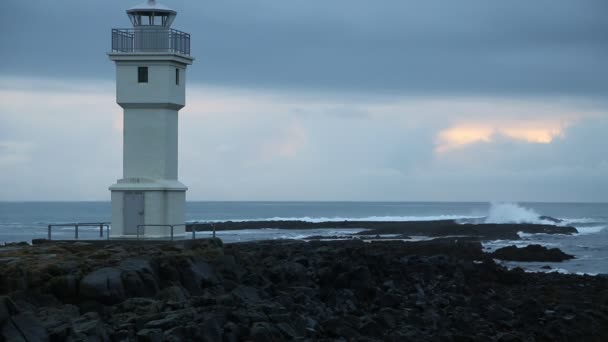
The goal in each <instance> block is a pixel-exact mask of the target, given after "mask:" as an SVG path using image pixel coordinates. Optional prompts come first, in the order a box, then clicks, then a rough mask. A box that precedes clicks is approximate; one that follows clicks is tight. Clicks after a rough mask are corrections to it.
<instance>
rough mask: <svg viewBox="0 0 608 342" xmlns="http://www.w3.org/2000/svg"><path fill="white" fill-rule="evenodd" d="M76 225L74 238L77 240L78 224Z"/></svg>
mask: <svg viewBox="0 0 608 342" xmlns="http://www.w3.org/2000/svg"><path fill="white" fill-rule="evenodd" d="M75 226H76V231H75V232H74V238H75V239H76V240H78V225H75Z"/></svg>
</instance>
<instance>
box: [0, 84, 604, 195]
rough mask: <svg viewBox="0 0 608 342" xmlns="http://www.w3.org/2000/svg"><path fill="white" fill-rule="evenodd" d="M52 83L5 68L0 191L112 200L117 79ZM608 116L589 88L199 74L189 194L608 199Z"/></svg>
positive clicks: (186, 168) (117, 164) (187, 129)
mask: <svg viewBox="0 0 608 342" xmlns="http://www.w3.org/2000/svg"><path fill="white" fill-rule="evenodd" d="M28 82H29V84H30V85H31V86H30V88H29V89H28V88H27V87H21V88H19V87H18V88H17V89H10V87H8V86H7V85H10V84H28ZM54 84H55V81H54V80H52V79H47V80H44V81H32V80H29V79H28V80H25V79H20V80H19V79H11V80H7V79H3V78H0V113H2V115H1V116H0V121H1V125H2V126H1V128H2V129H0V141H2V142H5V143H6V142H10V143H9V146H10V151H12V152H10V153H9V154H8V155H11V156H13V157H11V158H13V159H12V160H13V161H12V162H11V163H12V164H10V165H8V164H6V163H4V164H0V168H1V172H0V187H2V189H3V192H2V193H1V194H0V199H2V200H24V199H32V200H40V199H55V200H92V199H99V200H108V199H109V192H108V190H107V187H108V186H109V185H110V184H112V183H113V182H114V181H115V180H116V179H118V178H120V177H121V170H122V168H121V160H122V149H121V142H122V132H121V131H120V127H119V123H120V118H121V117H122V115H121V109H120V107H118V105H116V103H115V98H114V97H115V94H114V89H113V85H112V84H111V83H109V82H107V83H104V82H101V83H99V82H97V81H95V80H89V81H81V82H67V83H66V84H64V83H63V81H57V86H54ZM607 113H608V107H606V106H605V105H604V104H602V103H596V102H594V101H592V100H589V99H587V98H551V97H540V98H505V97H499V98H494V97H482V96H478V97H470V96H465V97H454V96H449V97H441V96H438V97H429V96H422V97H412V96H388V95H378V96H372V95H368V96H356V95H353V94H347V93H331V92H326V93H319V92H294V91H288V90H281V91H270V90H253V89H246V88H234V87H217V86H211V85H208V84H200V83H193V84H191V85H190V86H189V88H188V98H187V106H186V107H185V108H184V109H183V110H182V111H180V126H179V132H180V135H179V150H180V155H179V158H180V167H179V172H180V180H182V181H183V182H184V183H185V184H186V185H188V186H189V189H190V190H189V191H188V198H189V200H203V199H212V200H286V199H291V200H445V201H447V200H485V199H491V200H494V199H496V200H555V199H556V198H558V197H556V196H558V195H559V196H562V197H559V199H563V200H566V199H570V200H602V199H603V200H607V199H608V198H606V197H605V196H606V195H605V194H607V193H608V191H606V192H600V193H598V192H597V189H602V188H604V187H607V186H608V180H606V179H605V177H602V176H601V175H602V172H604V170H605V168H606V165H608V160H607V159H606V158H607V157H606V156H605V152H604V151H603V146H606V145H608V141H605V140H606V139H605V131H606V130H608V115H607ZM470 127H473V128H479V129H480V130H481V132H482V133H483V134H481V135H479V134H478V132H477V131H475V130H473V133H471V136H472V137H473V138H470V139H469V140H466V139H465V140H464V141H465V142H470V143H466V144H461V145H460V147H458V148H452V149H449V150H446V151H445V152H444V153H439V154H438V153H437V148H438V145H437V143H438V141H440V140H438V139H439V138H440V137H442V136H444V135H445V133H444V132H458V129H462V130H464V132H465V133H466V129H467V128H470ZM476 132H477V133H476ZM476 134H477V135H476ZM480 136H481V138H479V137H480ZM444 137H447V138H446V140H445V143H454V142H456V143H457V142H458V141H460V140H458V136H457V138H454V137H452V136H450V135H449V134H448V135H445V136H444ZM465 137H466V134H465ZM548 138H551V139H552V140H551V142H550V143H546V142H547V139H548ZM480 139H481V141H480ZM484 139H485V140H484ZM28 144H31V145H28ZM5 145H6V144H5ZM27 146H31V148H28V147H27ZM3 151H5V152H4V153H5V154H4V155H6V151H7V150H6V149H4V150H3ZM14 158H20V159H19V163H16V162H15V159H14ZM40 170H44V173H45V177H44V178H41V177H40ZM48 180H52V181H48ZM488 182H491V183H492V186H491V187H488ZM560 182H561V183H560ZM559 184H568V187H567V191H566V188H564V187H560V186H559ZM520 187H521V188H520Z"/></svg>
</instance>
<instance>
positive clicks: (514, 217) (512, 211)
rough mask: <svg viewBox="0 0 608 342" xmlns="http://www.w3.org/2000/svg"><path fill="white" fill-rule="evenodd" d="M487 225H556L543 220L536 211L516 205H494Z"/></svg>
mask: <svg viewBox="0 0 608 342" xmlns="http://www.w3.org/2000/svg"><path fill="white" fill-rule="evenodd" d="M485 223H516V224H521V223H536V224H555V223H554V222H551V221H549V220H543V219H541V215H540V214H539V213H537V212H536V211H534V210H532V209H529V208H524V207H522V206H520V205H518V204H515V203H492V204H491V205H490V210H489V212H488V216H487V217H486V219H485Z"/></svg>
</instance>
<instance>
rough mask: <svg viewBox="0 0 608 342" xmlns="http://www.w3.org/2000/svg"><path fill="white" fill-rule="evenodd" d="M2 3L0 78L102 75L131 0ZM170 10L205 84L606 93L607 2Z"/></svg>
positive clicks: (297, 4)
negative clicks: (114, 32)
mask: <svg viewBox="0 0 608 342" xmlns="http://www.w3.org/2000/svg"><path fill="white" fill-rule="evenodd" d="M132 3H137V1H133V2H132ZM4 5H5V7H4V8H5V11H6V12H7V13H11V15H10V16H7V17H6V18H5V20H3V21H2V24H3V25H4V26H3V32H4V33H5V34H3V35H1V36H0V44H2V46H5V47H7V48H5V49H2V50H0V59H1V60H2V61H3V63H2V64H1V65H0V72H1V73H2V74H4V75H30V76H33V77H41V76H43V77H55V78H74V79H91V78H102V79H106V80H111V79H112V78H113V75H114V73H113V65H112V63H111V62H110V61H108V60H107V57H106V55H105V53H106V52H107V50H108V49H109V47H110V34H109V29H110V28H111V27H125V26H129V25H130V24H129V22H128V19H127V17H126V15H125V13H124V10H125V9H126V8H127V7H129V6H130V4H128V3H126V2H125V1H123V0H106V1H93V2H91V1H79V0H64V1H61V2H43V1H19V0H8V2H6V1H5V3H4ZM170 6H172V7H174V8H175V9H177V10H178V13H179V14H178V17H177V19H176V21H175V24H174V26H175V27H176V28H177V29H181V30H184V31H187V32H189V33H191V34H192V51H193V55H194V56H196V57H199V59H197V61H196V62H195V64H194V65H193V66H192V67H191V68H190V69H189V79H190V80H194V81H197V82H206V83H208V84H212V85H214V86H227V87H237V88H255V89H272V90H273V91H277V90H281V89H286V88H289V89H300V90H304V91H336V90H343V91H347V92H359V93H360V94H369V93H392V94H397V95H400V96H403V95H415V96H419V95H430V96H446V95H456V96H463V95H475V96H477V95H484V96H502V95H509V96H510V95H523V96H530V95H533V96H543V95H573V94H574V95H589V96H591V95H592V96H598V97H601V96H603V94H605V93H606V91H607V90H608V89H607V87H608V86H607V84H606V82H605V80H606V79H607V78H608V67H607V65H606V63H608V59H607V58H606V56H607V53H608V47H607V45H606V40H605V32H608V21H606V20H605V16H604V15H603V14H604V13H606V10H608V3H607V2H606V1H604V0H587V1H580V0H564V1H552V0H537V1H533V2H530V1H520V0H518V1H487V0H461V1H458V2H447V3H446V1H442V0H387V1H383V2H382V3H381V4H380V3H378V2H375V1H369V0H355V1H353V0H334V1H331V2H327V3H324V4H323V10H319V4H318V3H317V2H314V1H304V0H296V1H289V2H283V1H276V0H256V1H248V2H244V1H241V0H225V1H208V0H205V1H186V0H174V1H171V4H170ZM87 13H89V14H93V13H94V14H95V15H86V14H87ZM83 14H84V15H83ZM22 27H28V30H24V29H22ZM75 28H77V29H75ZM62 37H69V41H70V42H74V43H73V44H76V43H77V44H78V45H79V46H81V48H78V49H74V48H71V46H72V45H70V44H72V43H67V40H65V39H62ZM62 42H66V43H62ZM15 44H18V48H10V47H15V46H17V45H15ZM40 51H44V53H45V62H44V63H40V61H39V58H38V55H39V53H40ZM68 52H69V57H66V56H67V55H66V53H68Z"/></svg>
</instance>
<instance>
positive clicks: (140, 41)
mask: <svg viewBox="0 0 608 342" xmlns="http://www.w3.org/2000/svg"><path fill="white" fill-rule="evenodd" d="M112 52H125V53H133V52H168V53H178V54H182V55H190V34H189V33H186V32H182V31H178V30H174V29H162V28H141V29H112Z"/></svg>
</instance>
